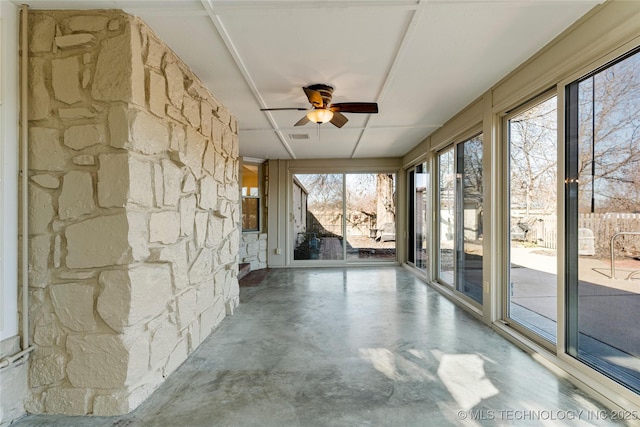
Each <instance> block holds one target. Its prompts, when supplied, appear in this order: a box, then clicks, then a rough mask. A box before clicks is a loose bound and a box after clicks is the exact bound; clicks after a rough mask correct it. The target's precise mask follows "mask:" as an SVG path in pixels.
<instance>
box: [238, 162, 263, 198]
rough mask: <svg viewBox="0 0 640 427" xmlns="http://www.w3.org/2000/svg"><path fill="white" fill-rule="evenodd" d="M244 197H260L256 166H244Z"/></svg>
mask: <svg viewBox="0 0 640 427" xmlns="http://www.w3.org/2000/svg"><path fill="white" fill-rule="evenodd" d="M242 196H243V197H260V192H259V187H258V166H256V165H242Z"/></svg>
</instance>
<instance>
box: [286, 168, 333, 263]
mask: <svg viewBox="0 0 640 427" xmlns="http://www.w3.org/2000/svg"><path fill="white" fill-rule="evenodd" d="M343 188H344V185H343V174H295V175H293V213H292V214H293V222H294V224H293V238H294V242H293V243H294V245H293V247H294V251H293V259H294V260H344V229H343V224H344V221H343V214H344V213H343V193H344V189H343Z"/></svg>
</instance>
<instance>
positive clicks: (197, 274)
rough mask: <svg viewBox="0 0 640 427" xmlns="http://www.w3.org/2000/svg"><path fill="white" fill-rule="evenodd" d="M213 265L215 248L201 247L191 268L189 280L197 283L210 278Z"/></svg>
mask: <svg viewBox="0 0 640 427" xmlns="http://www.w3.org/2000/svg"><path fill="white" fill-rule="evenodd" d="M213 267H214V261H213V250H212V249H209V248H203V249H201V250H200V252H199V253H198V255H197V256H196V259H195V260H194V261H193V264H191V268H190V269H189V282H190V283H192V284H196V283H201V282H204V281H206V280H208V279H209V278H210V277H211V274H212V273H213Z"/></svg>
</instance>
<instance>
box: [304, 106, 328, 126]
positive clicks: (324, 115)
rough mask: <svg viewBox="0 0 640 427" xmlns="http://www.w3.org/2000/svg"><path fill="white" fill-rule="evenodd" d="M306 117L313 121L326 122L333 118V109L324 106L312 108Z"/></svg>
mask: <svg viewBox="0 0 640 427" xmlns="http://www.w3.org/2000/svg"><path fill="white" fill-rule="evenodd" d="M307 118H308V119H309V120H311V121H312V122H314V123H318V124H322V123H326V122H329V121H331V119H332V118H333V111H331V110H328V109H326V108H314V109H313V110H311V111H309V112H308V113H307Z"/></svg>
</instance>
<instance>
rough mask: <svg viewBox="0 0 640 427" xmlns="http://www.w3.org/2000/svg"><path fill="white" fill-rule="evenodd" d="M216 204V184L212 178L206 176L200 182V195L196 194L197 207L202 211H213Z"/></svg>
mask: <svg viewBox="0 0 640 427" xmlns="http://www.w3.org/2000/svg"><path fill="white" fill-rule="evenodd" d="M217 204H218V184H217V183H216V181H215V180H214V179H213V177H211V176H208V175H206V176H205V177H204V178H202V179H201V180H200V193H199V194H198V207H200V209H204V210H213V209H215V207H216V205H217Z"/></svg>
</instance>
